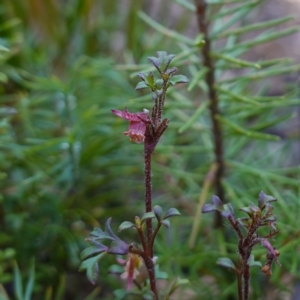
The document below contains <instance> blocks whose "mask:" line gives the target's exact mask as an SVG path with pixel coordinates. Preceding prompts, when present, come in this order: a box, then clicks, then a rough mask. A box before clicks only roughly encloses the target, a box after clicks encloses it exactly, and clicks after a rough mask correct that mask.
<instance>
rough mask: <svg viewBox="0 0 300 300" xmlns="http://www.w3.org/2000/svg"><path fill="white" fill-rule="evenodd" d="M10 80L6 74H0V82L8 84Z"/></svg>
mask: <svg viewBox="0 0 300 300" xmlns="http://www.w3.org/2000/svg"><path fill="white" fill-rule="evenodd" d="M7 80H8V77H7V76H6V74H4V73H2V72H0V82H3V83H6V82H7Z"/></svg>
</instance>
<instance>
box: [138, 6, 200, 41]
mask: <svg viewBox="0 0 300 300" xmlns="http://www.w3.org/2000/svg"><path fill="white" fill-rule="evenodd" d="M138 16H139V17H140V18H141V19H142V20H143V21H144V22H146V23H147V24H148V25H150V26H151V27H152V28H154V29H156V30H157V31H158V32H160V33H162V34H164V35H166V36H168V37H170V38H173V39H175V40H177V41H180V42H183V43H185V44H188V45H190V46H194V44H195V42H194V41H193V40H192V39H189V38H187V37H186V36H184V35H181V34H179V33H177V32H176V31H173V30H170V29H168V28H166V27H164V26H162V25H161V24H160V23H158V22H156V21H154V20H153V19H151V18H150V17H148V16H147V15H146V14H145V13H144V12H142V11H139V12H138Z"/></svg>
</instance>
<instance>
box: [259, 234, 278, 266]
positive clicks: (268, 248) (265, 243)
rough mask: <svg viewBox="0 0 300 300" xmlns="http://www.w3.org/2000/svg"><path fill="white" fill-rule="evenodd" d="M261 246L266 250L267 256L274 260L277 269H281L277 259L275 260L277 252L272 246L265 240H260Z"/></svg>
mask: <svg viewBox="0 0 300 300" xmlns="http://www.w3.org/2000/svg"><path fill="white" fill-rule="evenodd" d="M261 244H262V245H263V246H264V247H265V248H266V249H267V250H268V253H269V255H271V257H272V258H273V259H274V260H275V262H276V264H277V265H278V266H279V267H281V264H280V263H279V261H278V258H277V256H278V255H277V252H276V251H275V249H274V248H273V247H272V245H271V244H270V242H269V241H268V240H267V239H261ZM278 253H279V252H278Z"/></svg>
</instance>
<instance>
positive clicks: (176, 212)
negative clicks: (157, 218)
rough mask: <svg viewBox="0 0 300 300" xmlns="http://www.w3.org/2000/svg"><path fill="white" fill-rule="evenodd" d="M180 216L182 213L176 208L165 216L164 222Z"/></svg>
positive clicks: (171, 209)
mask: <svg viewBox="0 0 300 300" xmlns="http://www.w3.org/2000/svg"><path fill="white" fill-rule="evenodd" d="M180 215H181V214H180V212H179V211H178V210H177V209H176V208H170V209H169V210H168V211H167V212H166V214H165V215H164V217H163V220H165V219H168V218H170V217H175V216H180Z"/></svg>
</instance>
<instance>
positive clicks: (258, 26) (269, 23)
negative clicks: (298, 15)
mask: <svg viewBox="0 0 300 300" xmlns="http://www.w3.org/2000/svg"><path fill="white" fill-rule="evenodd" d="M294 19H295V17H293V16H288V17H283V18H278V19H275V20H271V21H267V22H260V23H255V24H251V25H248V26H243V27H239V28H236V29H232V30H230V31H226V32H223V33H222V34H220V35H219V36H218V38H223V37H227V36H230V35H236V34H242V33H245V32H249V31H252V30H257V29H265V28H268V27H274V26H275V25H279V24H281V23H284V22H288V21H291V20H294Z"/></svg>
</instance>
